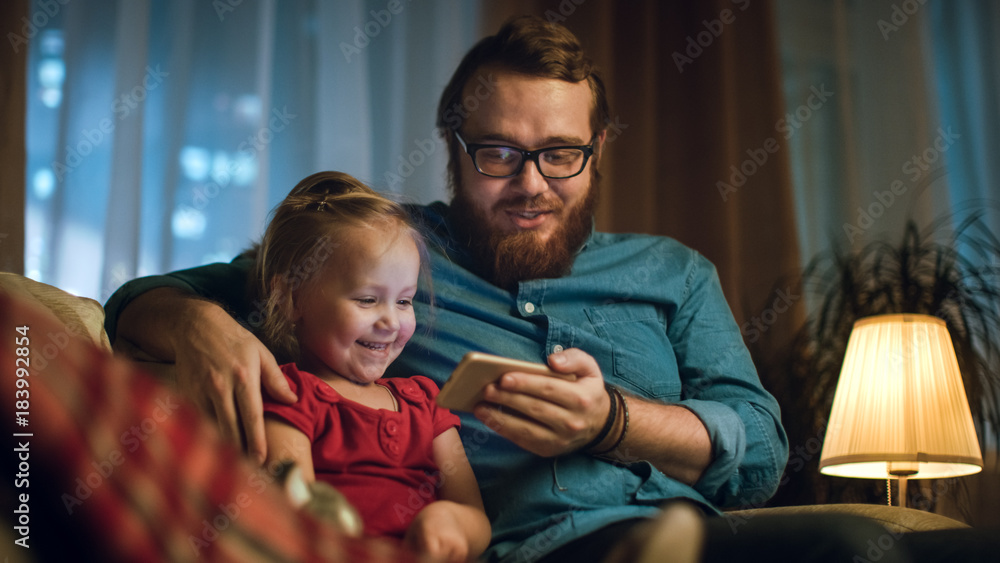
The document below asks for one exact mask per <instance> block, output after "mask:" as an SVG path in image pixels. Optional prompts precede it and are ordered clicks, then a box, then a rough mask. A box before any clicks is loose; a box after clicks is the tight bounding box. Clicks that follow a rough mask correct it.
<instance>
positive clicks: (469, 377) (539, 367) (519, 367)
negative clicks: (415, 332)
mask: <svg viewBox="0 0 1000 563" xmlns="http://www.w3.org/2000/svg"><path fill="white" fill-rule="evenodd" d="M511 371H519V372H523V373H535V374H539V375H554V376H556V377H563V378H566V377H570V376H567V375H565V374H561V373H557V372H554V371H552V370H551V369H549V368H548V366H546V365H545V364H538V363H535V362H526V361H523V360H513V359H511V358H504V357H502V356H494V355H492V354H486V353H483V352H469V353H467V354H466V355H465V356H464V357H463V358H462V361H461V362H459V363H458V366H457V367H456V368H455V371H453V372H451V377H450V378H448V381H445V383H444V386H442V387H441V392H440V393H438V396H437V404H438V405H439V406H442V407H444V408H446V409H452V410H458V411H471V410H472V408H473V407H475V406H476V403H479V402H480V401H482V400H483V387H486V386H487V385H489V384H490V383H492V382H494V381H496V380H497V379H499V378H500V376H501V375H503V374H505V373H507V372H511Z"/></svg>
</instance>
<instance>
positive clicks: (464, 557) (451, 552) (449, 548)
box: [403, 500, 471, 563]
mask: <svg viewBox="0 0 1000 563" xmlns="http://www.w3.org/2000/svg"><path fill="white" fill-rule="evenodd" d="M465 510H468V507H465V506H463V505H460V504H457V503H454V502H451V501H447V500H439V501H436V502H432V503H430V504H428V505H427V506H425V507H424V508H423V510H421V511H420V512H419V513H418V514H417V516H416V517H415V518H414V519H413V522H411V523H410V527H409V528H408V529H407V530H406V536H405V537H404V538H403V543H404V544H405V545H406V546H407V547H409V548H410V549H412V550H413V551H415V552H416V553H418V554H420V555H423V556H425V557H427V558H429V559H430V560H431V561H435V562H447V563H461V562H463V561H468V560H470V559H471V557H470V553H469V540H468V538H466V535H465V534H464V533H463V532H462V529H463V525H462V524H463V523H462V518H461V514H462V513H463V512H464V511H465Z"/></svg>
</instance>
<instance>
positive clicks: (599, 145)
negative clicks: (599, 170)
mask: <svg viewBox="0 0 1000 563" xmlns="http://www.w3.org/2000/svg"><path fill="white" fill-rule="evenodd" d="M607 139H608V130H607V129H601V132H600V133H598V134H597V136H596V137H595V138H594V159H595V160H596V161H597V162H595V164H600V163H601V155H602V154H604V141H606V140H607Z"/></svg>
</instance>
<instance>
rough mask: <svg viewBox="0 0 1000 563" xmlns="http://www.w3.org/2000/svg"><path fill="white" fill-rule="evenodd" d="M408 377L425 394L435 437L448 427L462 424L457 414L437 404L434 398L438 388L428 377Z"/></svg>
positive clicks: (457, 426)
mask: <svg viewBox="0 0 1000 563" xmlns="http://www.w3.org/2000/svg"><path fill="white" fill-rule="evenodd" d="M410 379H411V380H413V381H414V382H415V383H416V384H417V385H418V386H420V388H421V389H422V390H423V391H424V393H426V394H427V405H428V408H429V409H430V412H431V418H432V420H433V424H434V437H435V438H436V437H437V436H438V435H440V434H441V433H442V432H444V431H445V430H448V429H449V428H459V427H461V426H462V421H461V419H459V418H458V415H456V414H455V413H453V412H451V411H450V410H448V409H446V408H442V407H439V406H438V405H437V402H436V401H435V400H434V399H435V398H436V397H437V394H438V391H439V389H438V386H437V385H436V384H435V383H434V382H433V381H431V379H430V378H429V377H424V376H422V375H415V376H413V377H411V378H410Z"/></svg>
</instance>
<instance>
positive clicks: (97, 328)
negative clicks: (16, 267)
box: [0, 272, 111, 352]
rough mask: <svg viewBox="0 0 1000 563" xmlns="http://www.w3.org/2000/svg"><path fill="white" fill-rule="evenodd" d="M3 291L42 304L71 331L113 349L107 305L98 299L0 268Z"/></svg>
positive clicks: (0, 284)
mask: <svg viewBox="0 0 1000 563" xmlns="http://www.w3.org/2000/svg"><path fill="white" fill-rule="evenodd" d="M0 291H2V292H4V293H7V294H10V295H13V296H15V297H18V298H20V299H22V300H26V301H29V302H32V303H34V304H36V305H40V306H41V307H42V308H44V309H46V310H48V311H49V312H50V313H52V314H53V315H55V317H56V318H57V319H59V320H60V321H62V323H63V324H64V325H66V328H67V330H68V331H69V332H71V333H73V334H75V335H77V336H80V337H82V338H84V339H86V340H89V341H90V342H93V343H94V344H95V345H97V346H98V347H100V348H102V349H104V350H107V351H108V352H110V351H111V343H110V342H109V341H108V335H107V334H106V333H105V332H104V308H103V307H102V306H101V304H100V303H98V302H97V301H95V300H93V299H89V298H87V297H78V296H76V295H73V294H71V293H67V292H65V291H63V290H61V289H59V288H56V287H53V286H51V285H47V284H44V283H40V282H37V281H35V280H33V279H31V278H27V277H24V276H21V275H18V274H12V273H10V272H0Z"/></svg>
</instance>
